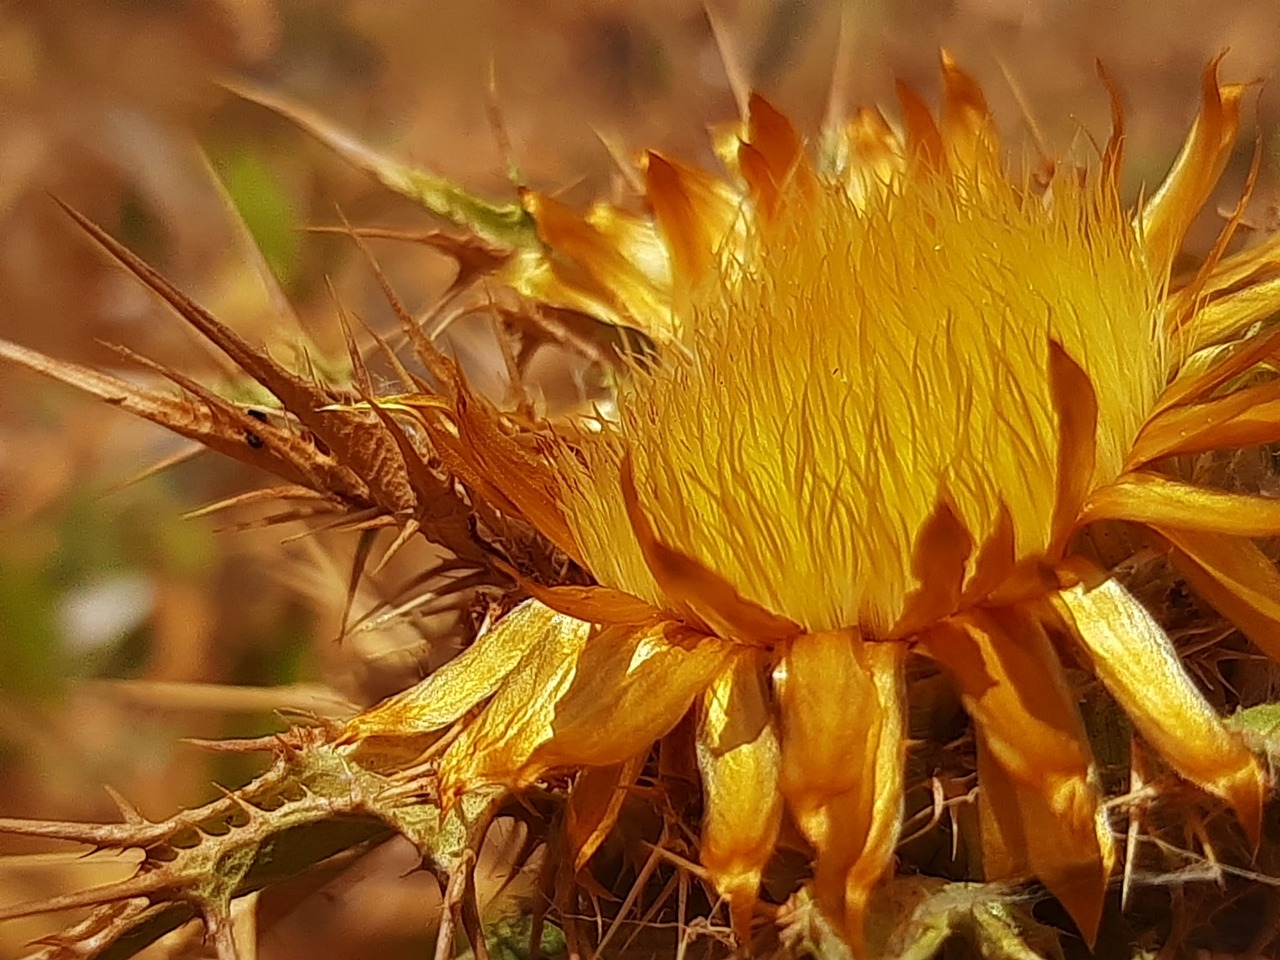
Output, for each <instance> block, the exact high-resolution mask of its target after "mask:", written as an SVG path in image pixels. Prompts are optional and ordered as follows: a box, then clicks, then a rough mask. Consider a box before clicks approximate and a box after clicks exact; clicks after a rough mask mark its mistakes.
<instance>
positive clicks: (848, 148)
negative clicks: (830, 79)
mask: <svg viewBox="0 0 1280 960" xmlns="http://www.w3.org/2000/svg"><path fill="white" fill-rule="evenodd" d="M841 137H842V139H843V141H844V144H843V146H842V147H841V148H840V149H841V152H842V153H845V154H847V155H848V158H849V159H848V161H847V167H846V168H845V169H844V173H845V181H846V184H847V185H848V187H849V188H850V189H851V190H852V192H853V195H854V196H855V197H857V196H861V195H862V194H863V193H865V192H866V191H867V190H868V189H870V188H871V186H872V185H873V184H881V185H888V184H889V183H891V182H893V180H894V179H895V178H896V177H897V176H899V175H900V174H901V173H902V171H903V170H904V169H905V166H906V164H905V160H904V157H903V149H904V148H903V145H902V140H901V139H899V137H898V135H897V134H896V133H894V131H893V128H892V127H890V126H889V123H888V121H887V120H885V118H884V114H882V113H881V112H880V111H879V110H875V109H873V108H870V107H862V108H860V109H859V110H858V112H857V113H856V114H855V115H854V117H853V119H852V120H850V121H849V122H848V123H847V124H846V125H845V127H844V129H843V130H842V131H841Z"/></svg>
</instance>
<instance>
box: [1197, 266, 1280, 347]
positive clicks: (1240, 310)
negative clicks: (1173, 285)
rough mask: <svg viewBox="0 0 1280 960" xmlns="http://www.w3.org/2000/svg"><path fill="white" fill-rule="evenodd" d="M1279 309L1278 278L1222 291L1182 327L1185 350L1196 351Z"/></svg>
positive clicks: (1279, 287) (1279, 284) (1263, 318)
mask: <svg viewBox="0 0 1280 960" xmlns="http://www.w3.org/2000/svg"><path fill="white" fill-rule="evenodd" d="M1277 308H1280V277H1272V278H1270V279H1268V280H1260V281H1258V282H1256V283H1252V284H1250V285H1249V286H1247V287H1244V288H1242V289H1240V290H1235V291H1233V292H1231V293H1228V294H1225V295H1223V296H1221V297H1219V298H1218V299H1216V300H1214V301H1213V302H1212V303H1210V304H1207V305H1206V306H1203V307H1201V308H1200V309H1199V310H1196V311H1194V312H1193V313H1192V314H1191V317H1190V319H1189V320H1188V321H1187V326H1186V330H1185V337H1186V340H1185V349H1186V350H1187V351H1188V352H1193V351H1195V350H1199V349H1200V348H1201V347H1204V346H1206V345H1208V344H1211V343H1216V342H1217V341H1219V340H1223V339H1225V338H1227V337H1230V336H1231V335H1233V334H1239V333H1240V332H1241V331H1242V330H1245V329H1246V328H1247V327H1249V325H1250V324H1254V323H1257V322H1258V321H1259V320H1266V319H1267V318H1269V317H1272V316H1274V315H1275V312H1276V310H1277Z"/></svg>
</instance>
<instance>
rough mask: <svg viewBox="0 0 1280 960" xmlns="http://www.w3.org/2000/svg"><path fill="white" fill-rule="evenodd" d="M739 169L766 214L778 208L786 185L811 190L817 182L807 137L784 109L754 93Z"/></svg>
mask: <svg viewBox="0 0 1280 960" xmlns="http://www.w3.org/2000/svg"><path fill="white" fill-rule="evenodd" d="M738 169H739V171H740V172H741V173H742V177H743V179H744V180H746V181H747V189H748V190H750V192H751V196H752V197H753V198H754V199H755V201H756V203H757V205H758V206H759V208H760V210H761V212H762V213H763V214H764V215H765V216H766V217H767V216H771V215H772V214H773V212H774V211H775V210H776V209H777V205H778V200H779V198H780V196H781V194H782V189H783V187H784V186H785V185H786V184H787V183H788V181H792V182H793V184H794V186H793V189H795V188H797V187H798V188H799V189H801V190H808V189H810V188H812V187H813V186H814V184H815V183H816V180H815V177H814V171H813V168H812V166H811V165H810V163H809V158H808V157H807V156H806V154H805V152H804V141H803V140H801V139H800V135H799V134H798V133H796V130H795V127H793V126H792V125H791V121H790V120H788V119H787V118H786V117H785V116H783V114H782V113H780V112H779V111H778V110H777V108H775V107H774V106H773V104H771V103H769V101H768V100H766V99H765V98H764V97H762V96H760V95H759V94H756V93H753V94H752V95H751V105H750V113H749V116H748V119H747V139H746V142H744V143H743V144H742V145H741V146H740V147H739V148H738Z"/></svg>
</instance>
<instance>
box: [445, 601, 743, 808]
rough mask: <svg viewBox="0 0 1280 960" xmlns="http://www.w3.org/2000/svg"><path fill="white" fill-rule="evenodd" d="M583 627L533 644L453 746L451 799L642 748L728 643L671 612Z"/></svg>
mask: <svg viewBox="0 0 1280 960" xmlns="http://www.w3.org/2000/svg"><path fill="white" fill-rule="evenodd" d="M572 622H575V623H576V621H572ZM581 627H582V629H580V630H576V629H575V630H573V631H565V632H564V633H563V634H562V635H560V636H558V637H555V638H554V640H555V641H556V642H544V643H542V644H541V645H539V646H537V647H535V648H534V649H533V650H531V651H530V652H529V655H528V656H527V657H526V658H525V659H524V660H523V661H521V662H520V664H518V665H517V667H516V668H515V669H514V670H513V671H511V674H510V676H508V678H507V680H506V682H505V683H504V684H503V685H502V686H501V687H500V688H499V689H498V692H497V693H496V694H495V695H494V698H493V700H491V701H490V703H489V706H488V707H487V708H486V709H485V711H484V713H482V714H481V715H480V717H479V719H478V720H477V721H476V722H475V723H472V724H470V725H469V726H467V727H466V728H465V729H464V730H463V731H462V733H461V734H460V735H459V736H458V739H457V740H455V741H454V742H453V744H451V745H450V747H449V749H448V751H446V752H445V754H444V756H443V757H442V758H441V762H440V782H441V795H442V796H443V797H444V798H445V799H446V800H447V799H449V798H451V797H456V796H457V795H458V794H459V793H461V792H462V791H463V790H466V789H469V788H473V787H475V786H477V785H479V784H483V783H500V784H504V785H507V786H511V787H520V786H524V785H526V784H528V783H531V782H532V781H534V780H536V779H537V778H538V777H539V776H541V775H542V774H543V773H545V772H546V771H547V770H550V769H552V768H556V767H581V766H599V767H607V766H611V765H613V764H615V763H622V762H624V761H625V760H627V759H629V758H631V757H634V756H635V755H636V754H638V753H639V752H640V751H641V750H644V749H646V748H647V747H648V746H649V745H650V744H652V743H653V741H655V740H657V739H658V738H659V737H661V736H663V735H664V734H665V733H666V732H667V731H669V730H670V729H671V728H672V727H674V726H675V725H676V723H678V722H679V720H680V718H681V717H682V716H683V715H684V714H685V713H686V712H687V711H688V709H689V707H690V705H691V704H692V703H693V700H694V698H695V697H696V696H697V695H698V694H699V693H701V692H702V690H703V689H705V688H706V686H707V684H708V683H710V682H711V678H712V677H713V676H715V674H716V672H717V671H718V670H719V669H720V666H721V665H722V664H723V662H724V659H725V657H726V656H727V653H728V649H729V647H728V645H727V644H726V643H724V642H723V641H721V640H717V639H715V638H713V637H707V636H704V635H702V634H699V633H696V632H695V631H692V630H689V629H688V628H686V627H683V626H681V625H679V624H676V623H674V622H671V621H665V622H662V623H658V624H653V625H649V626H645V627H631V626H616V627H607V628H605V629H603V630H599V631H597V632H595V633H594V634H591V636H590V638H588V636H587V633H588V630H589V627H588V626H587V625H586V624H582V625H581ZM548 639H549V640H551V639H553V638H548Z"/></svg>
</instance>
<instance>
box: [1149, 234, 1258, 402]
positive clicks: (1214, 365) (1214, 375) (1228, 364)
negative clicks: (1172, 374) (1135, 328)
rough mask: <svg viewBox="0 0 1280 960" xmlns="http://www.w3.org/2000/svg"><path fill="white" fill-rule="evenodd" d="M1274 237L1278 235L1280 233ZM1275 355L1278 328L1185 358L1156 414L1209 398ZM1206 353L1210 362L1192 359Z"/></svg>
mask: <svg viewBox="0 0 1280 960" xmlns="http://www.w3.org/2000/svg"><path fill="white" fill-rule="evenodd" d="M1276 236H1280V233H1277V234H1276ZM1277 354H1280V329H1275V330H1269V331H1266V332H1265V333H1257V334H1255V335H1253V336H1250V337H1246V338H1244V339H1242V340H1240V341H1237V342H1236V343H1233V344H1229V345H1225V346H1223V347H1220V348H1217V349H1213V350H1206V351H1203V352H1202V353H1200V354H1198V355H1197V356H1196V357H1192V358H1189V359H1188V361H1187V363H1185V364H1184V365H1183V367H1182V369H1181V370H1179V371H1178V376H1177V377H1176V378H1174V381H1173V383H1171V384H1170V385H1169V386H1168V387H1167V388H1166V389H1165V391H1164V393H1162V394H1161V395H1160V400H1159V402H1158V404H1157V406H1156V414H1157V415H1158V414H1159V413H1161V412H1163V411H1165V410H1168V409H1170V408H1172V407H1175V406H1177V405H1179V404H1183V403H1188V402H1190V401H1193V400H1199V399H1202V398H1205V397H1208V396H1209V395H1210V394H1211V393H1212V392H1213V391H1214V390H1217V389H1218V387H1220V386H1222V385H1223V384H1224V383H1226V382H1227V381H1228V380H1231V379H1232V378H1233V377H1238V376H1240V374H1242V373H1244V372H1245V371H1247V370H1249V369H1251V368H1252V367H1253V366H1254V365H1255V364H1258V363H1260V362H1262V361H1263V360H1265V359H1267V358H1268V357H1275V356H1276V355H1277ZM1205 356H1208V357H1210V360H1209V362H1207V363H1205V364H1203V365H1201V364H1199V363H1197V362H1195V361H1198V360H1199V359H1200V358H1201V357H1205Z"/></svg>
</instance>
